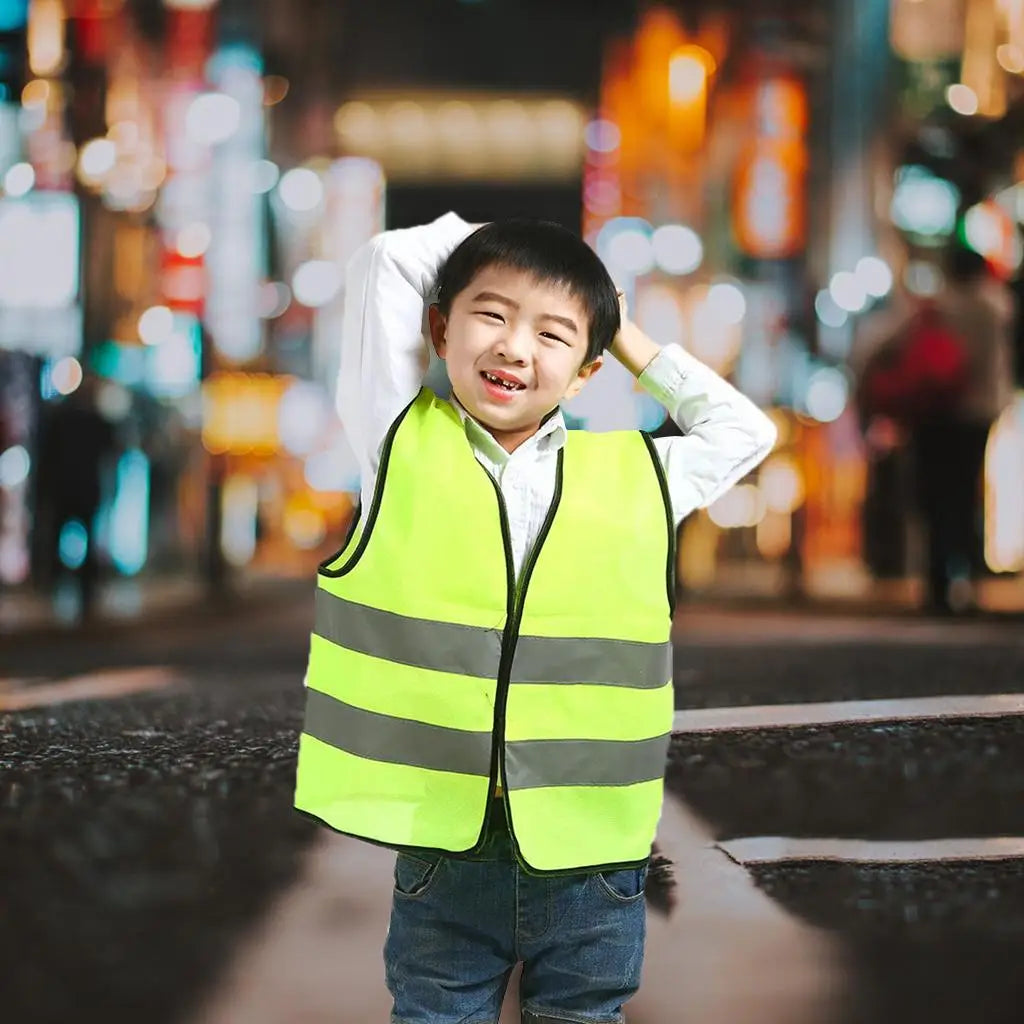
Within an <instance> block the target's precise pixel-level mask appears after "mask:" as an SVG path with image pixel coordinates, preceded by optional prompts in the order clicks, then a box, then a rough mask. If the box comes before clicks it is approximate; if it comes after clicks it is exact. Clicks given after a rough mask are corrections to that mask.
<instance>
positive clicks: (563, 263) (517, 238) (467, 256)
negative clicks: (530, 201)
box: [437, 217, 619, 365]
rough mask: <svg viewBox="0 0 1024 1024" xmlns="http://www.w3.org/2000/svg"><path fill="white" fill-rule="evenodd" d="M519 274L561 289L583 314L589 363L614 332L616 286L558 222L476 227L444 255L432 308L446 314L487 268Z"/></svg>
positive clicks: (498, 222) (592, 254) (579, 241)
mask: <svg viewBox="0 0 1024 1024" xmlns="http://www.w3.org/2000/svg"><path fill="white" fill-rule="evenodd" d="M495 266H497V267H508V268H510V269H513V270H522V271H525V272H526V273H527V274H529V275H530V276H532V277H533V278H534V279H535V280H536V281H538V282H540V283H543V284H554V285H563V286H564V287H565V288H566V289H568V291H569V294H570V295H572V297H573V298H574V299H576V301H577V302H579V303H580V305H581V306H582V307H583V309H584V310H585V311H586V314H587V354H586V356H585V357H584V359H583V362H584V365H586V364H587V363H592V362H593V361H594V360H595V359H596V358H597V357H598V356H599V355H600V354H601V353H602V352H603V351H604V350H605V349H606V348H608V346H609V345H610V344H611V343H612V340H613V339H614V337H615V334H616V332H617V331H618V329H619V300H618V296H617V295H616V291H615V284H614V282H613V281H612V279H611V277H610V276H609V274H608V271H607V270H606V269H605V266H604V264H603V263H602V262H601V260H600V259H599V258H598V255H597V253H595V252H594V250H593V249H591V248H590V246H588V245H587V244H586V242H584V241H583V239H581V238H580V237H579V236H578V235H574V234H573V233H572V232H571V231H569V230H568V229H567V228H564V227H562V225H561V224H555V223H553V222H551V221H546V220H533V219H530V218H526V217H514V218H509V219H507V220H496V221H493V222H492V223H490V224H485V225H484V226H483V227H481V228H477V230H476V231H474V232H473V233H472V234H471V235H469V236H468V237H467V238H465V239H463V241H462V242H461V243H460V244H459V245H458V247H457V248H456V249H455V251H454V252H453V253H452V254H451V255H450V256H449V257H448V260H447V262H446V263H445V264H444V266H443V267H442V268H441V271H440V273H439V274H438V278H437V305H438V306H439V307H440V310H441V312H442V313H444V315H445V316H448V314H449V313H450V312H451V308H452V302H453V301H454V299H455V296H456V295H458V294H459V292H461V291H462V289H463V288H465V287H466V286H467V285H468V284H469V283H470V281H472V280H473V278H474V277H476V275H477V274H479V273H480V271H481V270H484V269H485V268H486V267H495Z"/></svg>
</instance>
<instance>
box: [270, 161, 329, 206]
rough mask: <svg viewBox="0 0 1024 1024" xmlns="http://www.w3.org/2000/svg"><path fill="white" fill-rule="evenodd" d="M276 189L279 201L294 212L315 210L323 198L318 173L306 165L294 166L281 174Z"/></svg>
mask: <svg viewBox="0 0 1024 1024" xmlns="http://www.w3.org/2000/svg"><path fill="white" fill-rule="evenodd" d="M277 191H278V195H280V197H281V202H283V203H284V205H285V206H287V207H288V209H289V210H294V211H295V212H296V213H305V212H307V211H309V210H315V209H316V208H317V207H318V206H319V205H320V203H321V202H323V198H324V186H323V182H322V181H321V180H320V175H319V174H317V173H316V171H312V170H310V169H309V168H308V167H294V168H292V170H290V171H288V172H287V173H285V174H284V175H282V177H281V180H280V182H279V183H278V186H277Z"/></svg>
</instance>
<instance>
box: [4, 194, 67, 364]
mask: <svg viewBox="0 0 1024 1024" xmlns="http://www.w3.org/2000/svg"><path fill="white" fill-rule="evenodd" d="M0 267H3V272H2V273H0V348H7V349H17V350H21V351H25V352H32V353H36V354H39V355H49V356H55V355H70V354H74V353H76V352H78V351H79V350H80V348H81V341H82V324H81V308H80V306H79V304H78V293H79V210H78V200H77V199H76V198H75V197H74V196H72V195H68V194H66V193H56V192H54V193H41V192H30V193H29V194H28V195H25V196H22V197H19V198H17V199H12V198H6V199H0Z"/></svg>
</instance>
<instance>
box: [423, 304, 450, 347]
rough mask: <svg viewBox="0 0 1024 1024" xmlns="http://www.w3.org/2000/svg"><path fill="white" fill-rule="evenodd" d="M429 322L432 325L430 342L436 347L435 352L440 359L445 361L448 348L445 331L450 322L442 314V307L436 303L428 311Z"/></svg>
mask: <svg viewBox="0 0 1024 1024" xmlns="http://www.w3.org/2000/svg"><path fill="white" fill-rule="evenodd" d="M427 320H428V321H429V323H430V341H431V344H432V345H433V346H434V351H435V352H436V353H437V355H438V358H439V359H444V354H445V350H446V348H447V341H446V339H445V329H446V328H447V326H448V321H447V319H446V318H445V315H444V313H442V312H441V307H440V306H438V304H437V303H436V302H432V303H431V304H430V307H429V308H428V309H427Z"/></svg>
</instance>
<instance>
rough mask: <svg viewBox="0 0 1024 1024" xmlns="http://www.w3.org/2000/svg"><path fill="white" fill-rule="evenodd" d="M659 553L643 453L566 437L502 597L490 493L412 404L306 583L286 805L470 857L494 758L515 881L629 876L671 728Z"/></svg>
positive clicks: (376, 834)
mask: <svg viewBox="0 0 1024 1024" xmlns="http://www.w3.org/2000/svg"><path fill="white" fill-rule="evenodd" d="M673 541H674V529H673V523H672V518H671V512H670V508H669V504H668V492H667V487H666V484H665V480H664V476H663V472H662V469H661V465H660V463H659V461H658V459H657V456H656V454H655V452H654V449H653V445H652V443H651V441H650V439H649V438H648V437H647V436H646V435H644V434H641V433H640V432H638V431H632V432H615V433H602V434H597V433H587V432H584V431H570V432H569V436H568V439H567V441H566V443H565V445H564V447H563V449H562V451H561V452H560V453H559V456H558V468H557V483H556V487H555V494H554V499H553V501H552V503H551V508H550V511H549V512H548V515H547V518H546V520H545V522H544V525H543V528H542V529H541V532H540V535H539V537H538V538H537V541H536V544H535V546H534V548H533V550H532V552H530V554H529V556H528V558H527V561H526V563H525V565H524V566H523V568H522V572H521V575H520V578H519V580H518V583H517V581H516V579H515V575H514V571H513V562H512V552H511V545H510V542H509V527H508V517H507V513H506V510H505V506H504V501H503V499H502V496H501V491H500V489H499V488H498V485H497V483H496V482H495V481H494V480H493V478H492V477H491V476H490V475H489V474H488V473H487V471H486V470H485V469H484V468H483V467H482V466H481V465H480V463H479V462H478V461H477V459H476V457H475V456H474V454H473V450H472V448H471V446H470V445H469V443H468V442H467V440H466V436H465V430H464V427H463V424H462V422H461V420H460V419H459V416H458V413H457V412H456V411H455V409H454V408H453V407H452V406H451V404H450V403H448V402H446V401H443V400H441V399H439V398H438V397H437V396H436V395H434V394H433V392H431V391H429V390H427V389H423V390H422V391H421V392H420V394H419V395H418V397H417V398H416V399H415V401H413V402H412V403H411V405H410V406H408V407H407V408H406V410H405V411H404V412H403V413H402V415H401V416H400V417H399V418H398V419H397V420H396V422H395V424H394V425H393V426H392V428H391V430H390V432H389V434H388V436H387V438H386V440H385V443H384V446H383V448H382V452H381V464H380V470H379V474H378V478H377V486H376V490H375V493H374V497H373V502H372V505H371V507H370V509H369V510H368V512H367V513H365V515H364V514H361V515H360V517H359V524H358V525H357V527H356V528H355V529H354V531H353V532H352V534H351V536H350V537H349V539H348V541H347V542H346V544H345V547H344V548H343V549H342V550H341V551H340V552H339V553H338V555H336V556H335V557H334V558H332V559H330V560H328V561H327V562H325V563H323V565H322V566H321V567H320V571H319V573H318V579H317V584H318V585H317V592H316V606H315V625H314V629H313V633H312V637H311V641H310V655H309V666H308V671H307V675H306V685H307V691H306V697H307V703H306V713H305V723H304V728H303V732H302V735H301V737H300V740H299V756H298V765H297V777H296V789H295V806H296V807H297V808H298V809H299V810H301V811H304V812H306V813H308V814H310V815H313V816H315V817H316V818H317V819H319V820H320V821H321V822H325V823H326V824H328V825H329V826H331V827H332V828H334V829H336V830H338V831H340V832H344V833H346V834H348V835H352V836H356V837H359V838H361V839H366V840H369V841H371V842H375V843H379V844H381V845H384V846H388V847H392V848H396V849H401V850H409V851H415V850H428V851H431V852H440V853H443V854H448V855H455V856H457V855H458V854H460V853H472V852H475V851H476V850H477V849H478V848H479V846H480V845H481V843H482V841H483V838H484V834H485V825H486V816H487V813H488V809H489V807H490V805H491V804H492V801H491V794H492V791H493V790H494V786H495V782H496V779H497V772H498V767H499V764H500V766H501V768H502V771H503V775H504V788H505V800H504V808H505V813H506V815H507V818H508V825H509V830H510V832H511V835H512V839H513V847H514V849H515V853H516V856H517V859H518V860H519V862H520V863H521V864H522V865H523V867H524V868H525V869H526V870H527V871H530V872H532V873H536V874H544V873H559V872H570V871H584V870H609V869H611V868H615V867H627V866H634V865H639V864H641V863H643V862H644V861H645V860H646V859H647V857H648V855H649V853H650V847H651V841H652V839H653V838H654V834H655V829H656V827H657V823H658V819H659V816H660V813H661V804H662V792H663V779H664V773H665V767H666V759H667V753H668V744H669V739H670V735H671V730H672V716H673V691H672V648H671V644H670V641H669V630H670V623H671V616H672V604H673V589H674V543H673ZM499 806H500V804H499Z"/></svg>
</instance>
